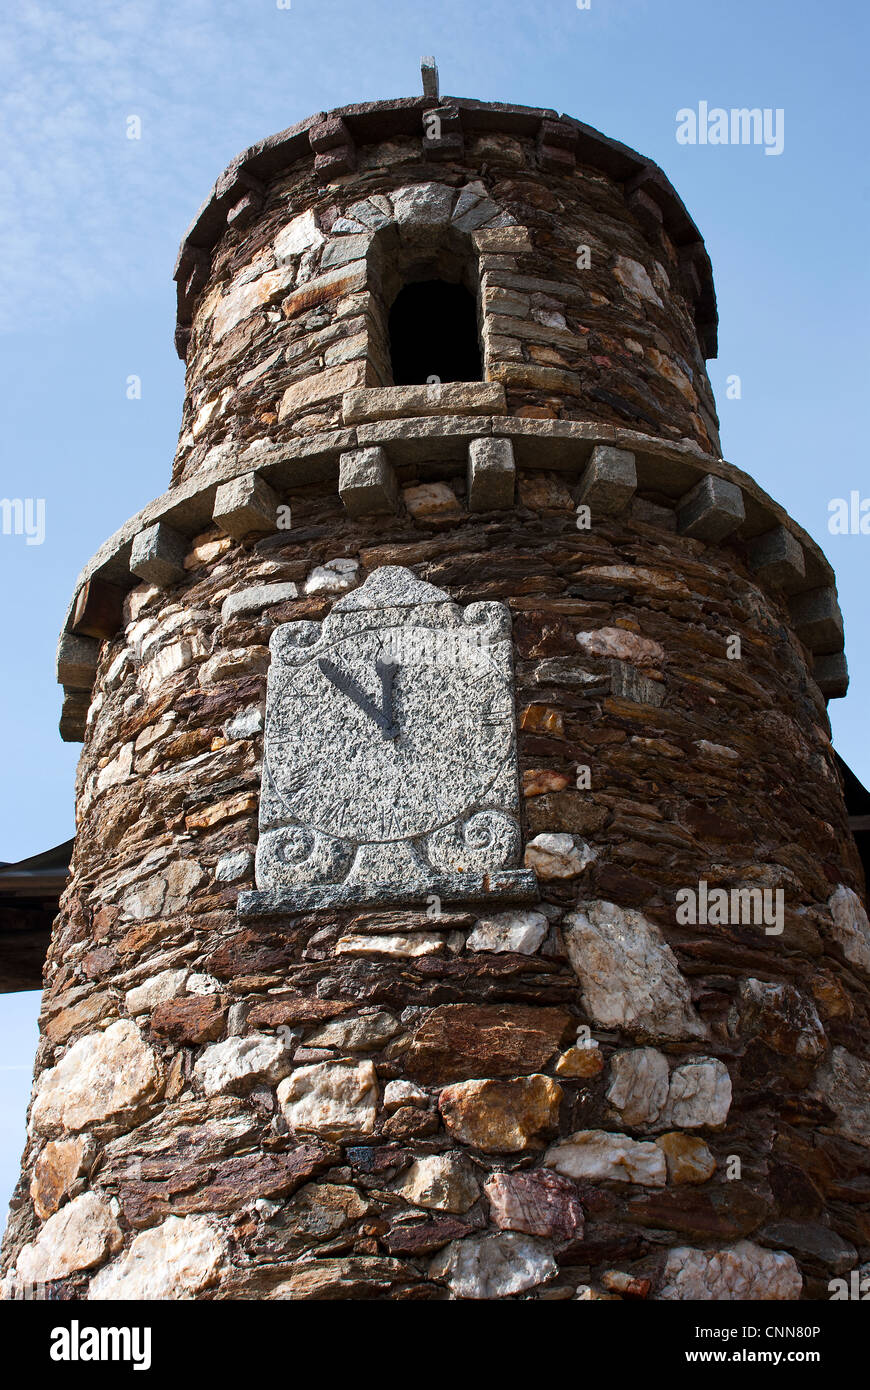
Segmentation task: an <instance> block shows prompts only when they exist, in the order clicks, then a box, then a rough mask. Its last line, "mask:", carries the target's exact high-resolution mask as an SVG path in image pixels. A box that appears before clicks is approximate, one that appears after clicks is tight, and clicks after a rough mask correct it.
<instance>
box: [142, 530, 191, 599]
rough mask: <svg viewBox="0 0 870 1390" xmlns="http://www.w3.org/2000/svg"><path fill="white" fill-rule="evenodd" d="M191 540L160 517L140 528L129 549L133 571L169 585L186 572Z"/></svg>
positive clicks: (162, 584) (148, 580) (154, 582)
mask: <svg viewBox="0 0 870 1390" xmlns="http://www.w3.org/2000/svg"><path fill="white" fill-rule="evenodd" d="M187 548H188V543H187V541H186V540H185V538H184V536H181V535H179V533H178V532H177V531H173V529H172V527H171V526H167V525H166V524H165V523H164V522H162V521H158V522H157V523H156V524H155V525H154V526H147V527H146V528H145V530H144V531H140V532H139V534H138V536H136V538H135V540H134V541H133V549H132V551H131V553H130V573H131V574H135V575H136V578H137V579H143V580H144V581H145V582H146V583H147V584H156V585H157V586H158V588H161V589H166V588H168V587H169V586H170V585H171V584H175V583H177V582H178V580H179V579H183V578H184V576H185V569H184V557H185V555H186V554H187Z"/></svg>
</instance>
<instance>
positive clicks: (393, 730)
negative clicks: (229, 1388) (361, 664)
mask: <svg viewBox="0 0 870 1390" xmlns="http://www.w3.org/2000/svg"><path fill="white" fill-rule="evenodd" d="M398 669H399V665H398V662H396V661H381V660H380V659H379V660H377V661H376V662H375V670H376V671H377V673H378V675H379V676H380V678H381V699H382V700H383V704H384V719H385V720H386V722H387V725H388V728H389V737H390V738H397V737H398V734H399V726H398V724H397V722H396V706H395V701H394V699H393V682H394V681H395V679H396V672H397V671H398Z"/></svg>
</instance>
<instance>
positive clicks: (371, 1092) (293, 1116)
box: [278, 1062, 378, 1139]
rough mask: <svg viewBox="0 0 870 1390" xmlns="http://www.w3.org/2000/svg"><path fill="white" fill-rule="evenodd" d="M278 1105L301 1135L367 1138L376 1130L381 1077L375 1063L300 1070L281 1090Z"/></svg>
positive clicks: (319, 1065)
mask: <svg viewBox="0 0 870 1390" xmlns="http://www.w3.org/2000/svg"><path fill="white" fill-rule="evenodd" d="M278 1101H279V1104H280V1105H281V1108H282V1110H283V1112H284V1118H285V1119H286V1121H287V1123H288V1125H289V1126H290V1128H291V1129H292V1130H293V1131H294V1132H295V1133H297V1134H322V1135H325V1136H327V1137H328V1138H334V1139H348V1138H353V1137H364V1136H365V1135H368V1134H372V1133H373V1132H374V1128H375V1119H376V1116H377V1106H378V1078H377V1073H376V1071H375V1069H374V1067H373V1066H372V1064H371V1062H317V1063H315V1064H314V1065H313V1066H306V1067H297V1069H296V1070H295V1071H294V1072H293V1073H292V1075H291V1076H288V1077H287V1078H286V1079H285V1080H284V1081H282V1082H281V1084H280V1086H279V1087H278Z"/></svg>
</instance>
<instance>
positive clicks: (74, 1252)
mask: <svg viewBox="0 0 870 1390" xmlns="http://www.w3.org/2000/svg"><path fill="white" fill-rule="evenodd" d="M122 1241H123V1236H122V1234H121V1228H120V1226H119V1225H118V1223H117V1221H116V1220H115V1217H114V1214H113V1212H112V1209H111V1207H110V1206H109V1203H108V1202H107V1201H105V1200H104V1199H103V1198H102V1197H100V1196H98V1195H97V1193H96V1192H83V1193H82V1195H81V1196H80V1197H74V1198H73V1200H72V1201H71V1202H67V1204H66V1206H63V1207H61V1208H60V1210H59V1211H56V1212H55V1213H54V1215H53V1216H50V1217H49V1218H48V1220H47V1221H46V1222H45V1224H44V1225H43V1226H41V1227H40V1229H39V1233H38V1234H37V1236H36V1239H35V1240H34V1241H33V1242H32V1244H29V1245H25V1246H24V1248H23V1249H22V1250H21V1252H20V1254H19V1256H18V1259H17V1261H16V1270H17V1274H18V1278H19V1280H23V1282H24V1283H25V1284H39V1283H46V1282H48V1280H50V1279H64V1278H66V1276H67V1275H68V1274H74V1273H75V1272H76V1271H77V1270H80V1269H91V1268H92V1267H93V1266H94V1265H96V1264H99V1263H100V1261H101V1260H103V1259H105V1258H106V1256H107V1255H111V1254H114V1252H115V1251H116V1250H118V1249H119V1247H120V1246H121V1243H122Z"/></svg>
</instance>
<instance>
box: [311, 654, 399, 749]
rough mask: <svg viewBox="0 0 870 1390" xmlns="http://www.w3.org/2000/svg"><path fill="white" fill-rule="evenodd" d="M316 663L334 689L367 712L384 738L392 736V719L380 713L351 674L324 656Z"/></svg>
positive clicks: (364, 712)
mask: <svg viewBox="0 0 870 1390" xmlns="http://www.w3.org/2000/svg"><path fill="white" fill-rule="evenodd" d="M317 664H318V666H319V667H320V669H321V671H322V672H323V674H324V675H325V676H326V678H327V680H329V681H331V682H332V684H333V685H334V686H335V687H336V689H337V690H340V691H341V693H342V695H346V696H347V698H348V699H349V700H353V702H354V704H355V705H356V706H357V707H358V708H359V709H361V710H362V712H363V714H367V715H368V717H369V719H371V720H373V721H374V723H375V724H377V726H378V728H379V729H380V730H381V732H382V733H383V734H384V736H385V737H386V738H393V737H394V734H393V722H392V719H391V718H390V719H387V717H386V716H385V715H384V714H382V713H381V711H380V710H379V709H378V707H377V706H376V705H375V703H374V701H373V700H370V699H369V697H368V695H366V693H365V691H364V690H360V688H359V686H358V685H357V683H356V681H355V680H354V679H353V677H352V676H349V675H348V674H347V672H346V671H342V670H341V668H340V667H339V666H336V665H335V662H333V661H329V660H327V659H326V658H325V657H324V658H321V659H320V660H319V661H318V663H317Z"/></svg>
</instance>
